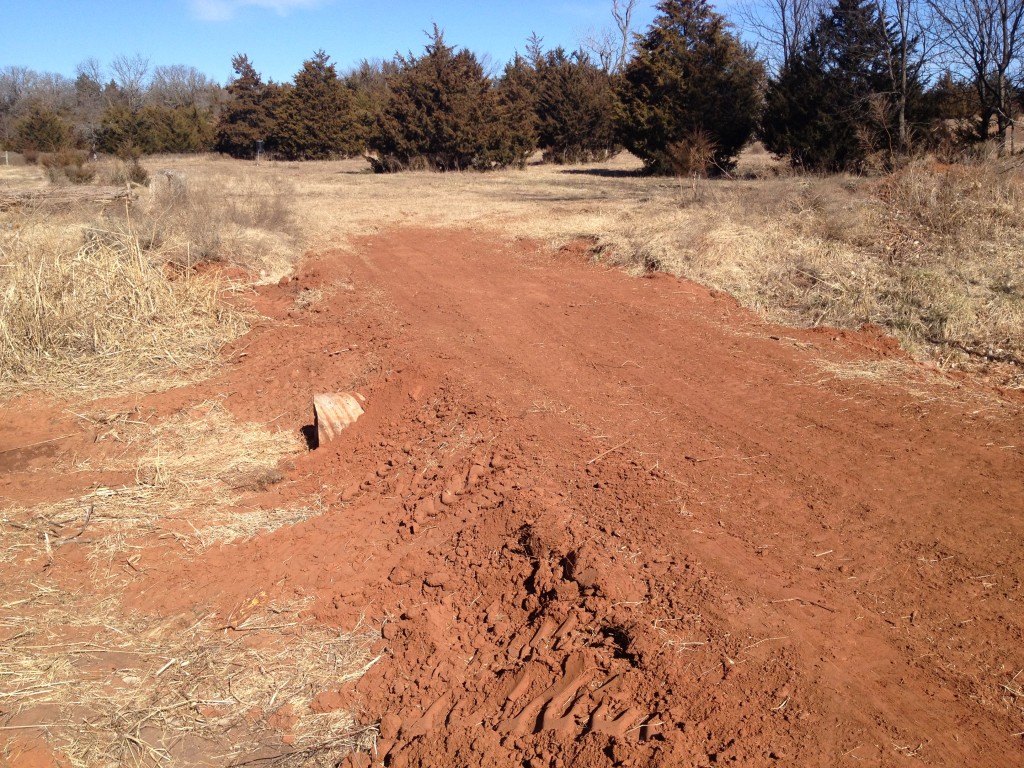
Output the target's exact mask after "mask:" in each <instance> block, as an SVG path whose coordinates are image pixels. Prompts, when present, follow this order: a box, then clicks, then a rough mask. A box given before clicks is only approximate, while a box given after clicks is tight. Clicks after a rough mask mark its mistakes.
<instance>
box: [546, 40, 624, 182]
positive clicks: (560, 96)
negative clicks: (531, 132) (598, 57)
mask: <svg viewBox="0 0 1024 768" xmlns="http://www.w3.org/2000/svg"><path fill="white" fill-rule="evenodd" d="M534 78H535V81H536V86H535V87H536V102H535V110H536V114H537V132H538V142H539V144H540V147H541V149H543V150H544V159H545V160H548V161H551V162H555V163H586V162H590V161H593V160H604V159H607V158H608V157H609V156H611V155H612V154H614V152H615V149H616V135H615V105H616V100H615V88H614V86H613V84H612V78H611V76H610V75H609V74H608V73H607V72H605V71H604V70H603V69H601V68H600V67H598V66H597V65H596V64H594V63H593V62H592V61H591V60H590V57H589V56H587V54H586V53H584V52H583V51H576V52H575V53H572V54H566V52H565V50H563V49H562V48H556V49H555V50H553V51H549V52H548V53H546V54H544V55H542V56H538V57H537V58H536V60H535V62H534Z"/></svg>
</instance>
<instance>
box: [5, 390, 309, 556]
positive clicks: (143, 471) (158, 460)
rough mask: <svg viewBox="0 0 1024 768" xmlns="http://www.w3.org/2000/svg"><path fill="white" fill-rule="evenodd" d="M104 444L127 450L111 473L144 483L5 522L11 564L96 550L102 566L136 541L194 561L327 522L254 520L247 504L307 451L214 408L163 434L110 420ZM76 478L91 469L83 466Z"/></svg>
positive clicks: (272, 515)
mask: <svg viewBox="0 0 1024 768" xmlns="http://www.w3.org/2000/svg"><path fill="white" fill-rule="evenodd" d="M95 418H102V419H103V423H105V424H107V425H109V427H110V429H109V431H108V432H107V433H106V435H107V437H106V438H105V439H110V440H116V441H117V442H119V443H121V444H123V445H124V450H123V451H122V452H121V458H120V459H119V460H117V459H115V460H108V461H106V462H105V463H104V466H103V468H104V469H105V470H108V471H109V470H119V469H120V470H130V471H134V473H135V477H136V483H135V484H134V485H128V486H124V487H119V488H99V489H96V490H94V491H92V492H90V493H89V494H87V495H85V496H82V497H79V498H74V499H66V500H63V501H60V502H56V503H52V504H44V505H38V506H35V507H31V508H19V507H12V508H9V509H6V510H5V511H3V512H0V524H2V526H3V529H4V531H5V534H6V535H5V546H4V550H5V557H6V559H8V560H12V559H14V558H15V557H20V558H23V559H24V560H25V561H26V562H31V561H33V560H36V559H38V558H39V557H41V556H46V557H47V558H50V559H52V558H54V557H60V556H61V553H60V552H59V549H60V548H61V547H63V546H65V545H74V546H77V545H80V544H86V545H88V552H89V558H90V559H91V560H93V561H94V562H96V563H97V564H98V565H100V566H104V565H107V564H109V563H110V562H112V561H113V559H114V558H115V557H117V556H120V555H121V554H123V553H124V552H125V551H126V550H127V549H129V548H130V547H132V546H133V545H134V544H136V543H137V542H138V541H141V540H146V539H149V540H152V539H153V538H155V537H160V536H163V537H170V538H172V539H174V540H175V541H177V542H178V543H179V544H180V545H181V546H182V547H183V548H184V549H185V550H187V551H188V552H190V553H194V552H197V551H201V550H202V549H205V548H207V547H210V546H212V545H214V544H220V543H227V542H231V541H235V540H239V539H247V538H251V537H252V536H254V535H255V534H256V533H257V532H260V531H272V530H275V529H276V528H279V527H282V526H284V525H292V524H295V523H298V522H301V521H302V520H305V519H308V518H310V517H314V516H316V515H318V514H321V513H322V512H323V508H322V505H321V504H320V502H319V500H317V499H311V500H310V501H309V503H308V504H307V505H305V506H303V507H300V508H294V509H275V510H259V511H249V510H244V509H239V508H238V507H237V504H238V502H239V500H240V499H241V497H242V496H243V494H245V493H246V492H251V491H255V490H260V489H262V488H264V487H266V486H268V485H272V484H274V483H277V482H279V481H280V480H281V479H282V478H283V475H282V473H281V472H280V471H279V470H278V465H279V464H280V463H281V461H283V460H285V459H286V458H287V457H289V456H293V455H295V454H297V453H299V452H300V451H301V450H303V449H304V447H303V445H302V444H301V441H300V439H299V438H298V436H297V435H295V434H292V433H289V432H274V431H271V430H269V429H267V428H266V427H263V426H261V425H258V424H240V423H238V422H237V421H235V420H234V419H233V418H232V417H231V416H230V414H228V412H227V411H226V410H225V409H224V408H223V407H222V406H220V404H219V403H216V402H207V403H201V404H199V405H197V406H194V407H192V408H190V409H188V410H187V411H185V412H182V413H179V414H177V415H176V416H174V417H172V418H170V419H167V420H166V421H163V422H160V423H158V424H155V425H149V424H145V423H140V422H135V421H132V420H130V419H129V418H127V414H120V415H110V414H105V415H102V416H97V417H95ZM74 469H75V470H76V471H82V470H86V469H89V467H88V466H76V467H74Z"/></svg>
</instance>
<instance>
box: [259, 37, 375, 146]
mask: <svg viewBox="0 0 1024 768" xmlns="http://www.w3.org/2000/svg"><path fill="white" fill-rule="evenodd" d="M361 149H362V147H360V146H359V142H358V138H357V136H356V132H355V131H354V125H353V120H352V115H351V113H350V108H349V93H348V91H347V89H346V88H345V87H344V86H343V85H342V83H341V81H340V80H339V79H338V73H337V71H336V70H335V67H334V64H332V63H331V62H330V57H329V56H328V55H327V54H326V53H324V52H323V51H317V52H316V53H314V54H313V58H311V59H308V60H306V61H305V62H304V63H303V65H302V69H301V70H300V71H299V72H298V74H296V75H295V81H294V84H293V86H292V88H291V89H290V90H289V91H288V93H287V95H286V96H285V97H284V99H283V100H282V102H281V106H280V109H279V110H278V115H277V151H278V152H279V153H280V154H281V155H283V156H284V157H286V158H288V159H292V160H324V159H327V158H330V157H337V156H349V155H353V154H357V153H358V152H359V151H360V150H361Z"/></svg>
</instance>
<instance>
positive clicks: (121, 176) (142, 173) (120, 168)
mask: <svg viewBox="0 0 1024 768" xmlns="http://www.w3.org/2000/svg"><path fill="white" fill-rule="evenodd" d="M110 183H111V184H117V185H131V184H135V185H137V186H140V187H148V186H149V171H147V170H146V169H145V167H143V165H142V163H141V162H139V158H137V157H131V158H129V159H127V160H122V161H120V162H119V163H118V164H117V165H116V166H115V167H114V171H113V173H112V174H111V177H110Z"/></svg>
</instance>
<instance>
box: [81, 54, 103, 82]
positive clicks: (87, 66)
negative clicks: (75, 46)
mask: <svg viewBox="0 0 1024 768" xmlns="http://www.w3.org/2000/svg"><path fill="white" fill-rule="evenodd" d="M75 77H85V78H86V79H87V80H91V81H92V82H94V83H98V84H100V85H103V65H102V64H100V60H99V59H97V58H96V57H94V56H90V57H89V58H87V59H82V61H80V62H78V64H77V65H75Z"/></svg>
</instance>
